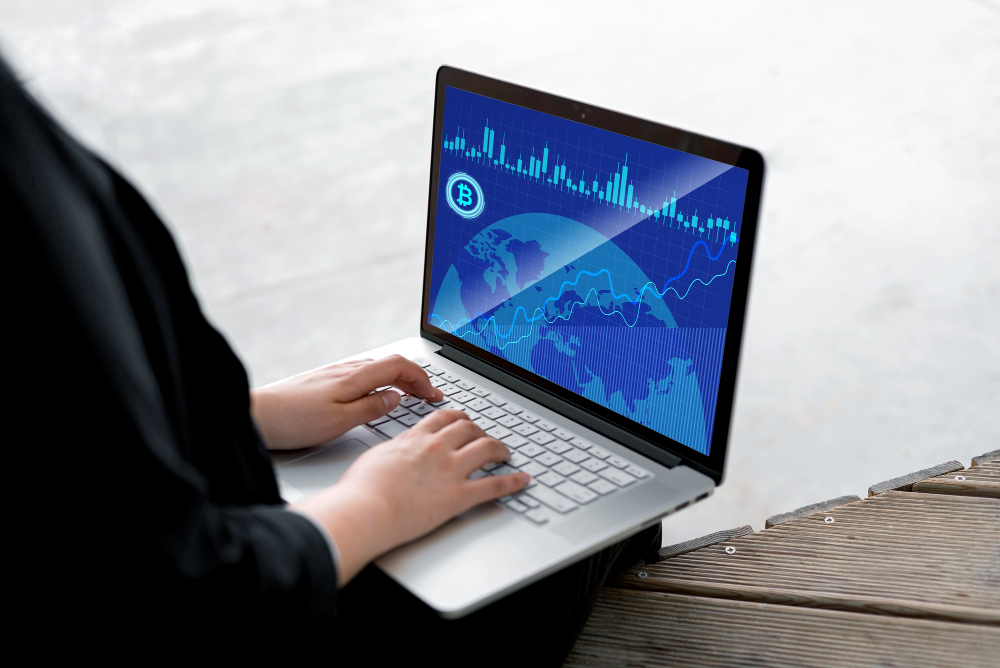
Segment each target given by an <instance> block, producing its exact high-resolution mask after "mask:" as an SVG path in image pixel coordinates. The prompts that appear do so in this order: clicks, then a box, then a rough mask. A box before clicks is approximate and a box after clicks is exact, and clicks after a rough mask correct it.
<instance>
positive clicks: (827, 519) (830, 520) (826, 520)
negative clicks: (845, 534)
mask: <svg viewBox="0 0 1000 668" xmlns="http://www.w3.org/2000/svg"><path fill="white" fill-rule="evenodd" d="M823 521H824V522H825V523H827V524H833V523H834V522H836V521H837V520H835V519H833V518H832V517H830V516H829V515H828V516H826V517H824V518H823Z"/></svg>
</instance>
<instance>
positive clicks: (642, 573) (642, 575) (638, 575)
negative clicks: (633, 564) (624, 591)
mask: <svg viewBox="0 0 1000 668" xmlns="http://www.w3.org/2000/svg"><path fill="white" fill-rule="evenodd" d="M646 575H648V573H646V571H639V572H638V573H636V574H635V576H636V577H637V578H639V579H640V580H644V579H645V578H646Z"/></svg>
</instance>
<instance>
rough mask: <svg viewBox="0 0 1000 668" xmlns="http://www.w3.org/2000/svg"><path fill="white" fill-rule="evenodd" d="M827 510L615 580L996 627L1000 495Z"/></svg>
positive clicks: (881, 501) (910, 497)
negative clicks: (640, 573)
mask: <svg viewBox="0 0 1000 668" xmlns="http://www.w3.org/2000/svg"><path fill="white" fill-rule="evenodd" d="M827 512H828V514H826V513H822V514H819V515H816V514H813V515H809V516H806V517H802V518H800V519H797V520H791V521H789V522H786V523H783V524H781V525H779V526H776V527H774V528H772V529H767V530H765V531H760V532H757V533H754V534H749V535H747V536H743V537H741V538H736V539H734V540H731V541H728V542H727V543H726V545H725V546H723V545H721V544H719V545H712V546H709V547H706V548H703V549H701V550H698V551H696V552H690V553H688V554H684V555H681V556H678V557H675V558H673V559H670V560H668V561H663V562H660V563H658V564H649V565H646V566H643V567H642V568H643V570H644V571H645V573H646V577H644V578H639V577H637V575H636V572H635V571H630V572H627V573H625V574H623V575H622V576H619V577H618V578H616V579H615V580H614V581H613V582H612V583H611V584H612V586H616V587H627V588H634V589H645V590H652V591H664V592H679V593H686V594H698V595H701V596H711V597H718V598H728V599H733V600H746V601H759V602H767V603H775V604H783V605H792V606H800V607H807V608H825V609H832V610H848V611H859V612H868V613H874V614H879V615H896V616H906V617H922V618H932V619H942V620H952V621H964V622H970V623H976V624H1000V563H998V561H997V554H1000V501H998V500H995V499H988V498H977V497H966V496H947V495H941V494H921V493H915V492H885V493H883V494H880V495H878V496H875V497H871V498H868V499H864V500H858V501H855V502H853V503H850V504H847V505H844V506H840V507H838V508H836V509H834V510H832V511H827ZM828 517H829V518H831V519H832V521H827V518H828ZM727 547H728V548H734V549H733V551H732V553H731V554H729V553H727V552H726V548H727Z"/></svg>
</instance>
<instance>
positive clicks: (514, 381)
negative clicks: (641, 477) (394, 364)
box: [438, 343, 682, 468]
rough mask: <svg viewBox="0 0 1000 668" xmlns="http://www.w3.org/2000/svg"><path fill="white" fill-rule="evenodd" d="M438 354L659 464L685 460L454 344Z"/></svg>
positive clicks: (446, 345) (442, 349)
mask: <svg viewBox="0 0 1000 668" xmlns="http://www.w3.org/2000/svg"><path fill="white" fill-rule="evenodd" d="M438 354H439V355H441V356H442V357H445V358H447V359H450V360H452V361H453V362H457V363H458V364H461V365H462V366H464V367H468V368H469V369H472V370H473V371H475V372H476V373H478V374H480V375H482V376H486V377H487V378H489V379H490V380H492V381H493V382H496V383H499V384H501V385H503V386H504V387H508V388H510V389H511V390H512V391H514V392H517V393H518V394H521V395H524V396H525V397H527V398H529V399H531V400H532V401H534V402H536V403H539V404H541V405H543V406H545V407H546V408H549V409H551V410H554V411H555V412H557V413H559V414H560V415H565V416H566V417H568V418H569V419H570V420H573V421H574V422H578V423H580V424H582V425H583V426H584V427H587V428H588V429H593V430H594V431H596V432H597V433H599V434H602V435H604V436H606V437H608V438H610V439H611V440H613V441H615V442H617V443H621V444H622V445H624V446H625V447H627V448H629V449H631V450H634V451H635V452H638V453H639V454H641V455H645V456H646V457H649V458H650V459H652V460H653V461H654V462H656V463H658V464H662V465H663V466H666V467H668V468H672V467H674V466H677V465H678V464H680V463H681V461H682V460H681V458H680V457H678V456H677V455H675V454H673V453H670V452H667V451H665V450H663V449H662V448H659V447H657V446H655V445H653V444H652V443H649V442H648V441H646V440H644V439H642V438H639V437H638V436H636V435H635V434H632V433H630V432H627V431H625V430H624V429H620V428H618V427H616V426H615V425H613V424H610V423H608V422H607V421H605V420H602V419H601V418H599V417H597V416H596V415H593V414H591V413H589V412H587V411H585V410H583V409H582V408H578V407H577V406H574V405H573V404H570V403H568V402H566V401H563V400H562V399H560V398H558V397H555V396H552V395H551V394H549V393H548V392H546V391H544V390H542V389H539V388H537V387H535V386H534V385H532V384H530V383H527V382H525V381H523V380H521V379H520V378H517V377H516V376H513V375H511V374H509V373H507V372H506V371H504V370H502V369H499V368H497V367H495V366H493V365H492V364H489V363H488V362H484V361H483V360H481V359H478V358H476V357H473V356H472V355H470V354H468V353H466V352H464V351H462V350H459V349H458V348H455V347H454V346H450V345H448V344H447V343H442V345H441V350H439V351H438Z"/></svg>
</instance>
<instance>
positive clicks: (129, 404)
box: [0, 60, 659, 663]
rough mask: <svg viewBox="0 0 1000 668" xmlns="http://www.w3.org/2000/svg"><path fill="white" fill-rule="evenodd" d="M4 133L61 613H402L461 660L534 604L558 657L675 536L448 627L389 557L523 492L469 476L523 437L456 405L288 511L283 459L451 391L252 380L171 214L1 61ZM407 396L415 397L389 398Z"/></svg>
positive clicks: (414, 629) (625, 549)
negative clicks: (627, 576)
mask: <svg viewBox="0 0 1000 668" xmlns="http://www.w3.org/2000/svg"><path fill="white" fill-rule="evenodd" d="M0 140H2V149H0V200H2V207H3V210H4V211H5V212H6V214H7V220H8V225H7V228H8V230H10V233H11V235H12V237H11V239H10V241H9V244H10V245H9V246H8V248H9V249H10V250H11V253H12V255H15V256H16V261H17V265H18V269H17V271H16V273H15V275H14V276H13V277H12V278H11V282H10V283H9V284H8V285H10V286H11V289H10V290H9V291H8V303H7V305H8V309H9V311H8V312H9V313H11V314H12V315H13V318H12V321H11V322H12V323H13V324H14V326H10V327H8V330H9V331H10V332H11V334H12V340H11V350H12V351H14V355H13V357H14V358H15V359H14V362H13V364H12V365H11V372H12V373H13V381H14V382H13V384H12V386H13V387H14V388H16V390H17V393H16V394H17V399H16V400H15V411H14V412H13V415H15V416H16V419H17V420H18V421H19V422H20V423H21V424H24V425H28V426H29V427H30V428H31V430H32V433H33V434H34V435H33V436H32V437H31V446H32V448H31V450H30V453H31V454H30V455H29V454H28V452H29V451H25V454H23V455H22V454H21V453H20V451H19V454H18V457H19V458H15V460H14V461H13V465H14V467H15V468H14V470H16V471H18V475H27V476H30V477H32V479H33V480H34V479H36V477H37V476H42V478H41V480H38V482H37V484H39V485H42V486H43V489H44V491H43V492H42V493H41V495H38V494H36V495H34V496H33V498H38V497H39V496H40V497H41V498H40V499H38V500H37V501H35V502H34V503H33V504H32V505H33V507H34V510H35V512H36V513H39V514H40V515H42V516H43V518H44V521H43V522H41V527H42V528H44V530H42V531H35V532H34V534H35V535H34V537H33V539H32V541H31V542H30V545H31V549H30V550H28V551H27V552H26V553H25V565H24V567H25V570H24V572H25V573H28V574H31V575H29V579H31V578H34V580H33V581H34V583H35V585H36V586H37V588H38V590H39V591H41V590H42V589H45V590H46V591H48V594H47V595H46V596H41V595H38V596H37V598H38V600H40V601H43V605H48V604H49V602H51V601H59V605H58V606H55V607H56V608H58V609H60V610H63V611H69V610H76V611H77V612H80V611H82V610H89V609H91V606H92V605H93V604H94V603H95V602H98V601H99V602H100V603H101V609H102V610H109V611H111V612H110V615H111V619H113V620H117V623H128V622H129V621H131V622H135V621H136V620H143V621H145V620H152V619H158V620H161V621H163V620H173V621H175V622H176V621H178V620H189V621H190V620H192V619H216V620H217V619H227V620H236V619H239V620H244V621H247V622H249V623H255V624H265V623H267V622H268V620H271V621H274V620H283V621H286V622H287V621H288V620H297V619H303V620H304V619H314V620H316V619H319V620H326V621H325V622H323V624H324V628H326V629H328V630H331V632H333V633H335V634H338V635H339V637H340V638H341V639H342V645H345V646H346V645H349V644H350V643H352V642H355V643H360V642H362V640H363V639H364V638H366V634H369V635H370V634H371V633H372V632H373V623H372V622H373V620H382V621H384V620H385V615H386V610H393V611H394V613H393V614H394V615H396V616H397V618H400V619H403V618H405V619H407V620H408V621H407V623H406V624H405V625H404V626H405V627H406V628H405V630H400V631H398V635H397V637H399V638H401V639H403V638H406V639H407V642H409V643H411V644H410V645H409V646H408V647H405V649H406V651H407V652H412V651H414V648H416V647H421V646H424V647H425V649H427V650H428V651H431V650H432V648H433V651H434V652H435V653H436V655H438V656H440V657H442V658H447V657H445V656H444V655H443V654H441V652H442V649H441V645H440V643H437V642H436V641H435V639H436V638H441V637H445V636H448V637H455V636H460V637H461V638H463V639H464V640H457V641H455V642H450V643H449V647H450V651H452V652H453V654H452V655H451V656H452V657H453V658H454V659H455V660H456V661H457V660H459V659H460V658H462V657H464V658H465V659H468V657H469V656H470V655H469V653H468V652H475V651H480V650H481V649H482V644H481V643H482V642H483V639H484V637H486V636H484V632H485V633H490V632H492V631H493V629H495V628H496V625H497V623H498V622H497V620H500V619H504V618H505V617H507V616H509V615H510V614H521V615H523V614H524V609H525V606H527V609H528V610H531V611H533V612H534V613H537V614H541V615H543V616H545V617H546V628H547V629H548V631H547V632H546V633H545V634H542V635H541V636H538V637H536V638H534V639H533V640H532V641H531V642H535V643H536V644H537V647H536V648H535V653H534V655H533V656H535V658H537V659H539V660H542V659H545V660H546V661H548V662H553V663H557V662H559V661H561V660H562V658H563V657H564V656H565V654H566V652H568V651H569V648H570V647H571V646H572V642H573V640H574V639H575V637H576V634H578V633H579V631H580V628H581V627H582V624H583V622H584V621H585V620H586V616H587V614H589V610H590V607H591V606H592V605H593V601H594V600H595V597H596V594H597V592H598V591H599V589H600V587H601V586H602V585H603V582H604V580H605V579H606V578H607V577H608V574H609V573H611V572H612V571H613V570H614V568H618V567H621V564H622V563H625V562H626V561H629V560H630V559H631V560H634V558H635V557H636V556H637V555H639V554H646V553H648V552H649V550H655V549H656V548H658V547H659V533H658V531H652V532H645V533H643V534H642V535H641V536H638V537H637V538H636V539H633V540H630V541H625V542H623V543H621V544H619V545H616V546H614V547H613V548H608V549H607V550H604V551H603V552H601V553H599V554H597V555H594V556H592V557H589V558H587V559H584V560H581V562H580V563H579V564H577V565H575V566H573V567H571V568H568V569H566V570H564V571H562V572H560V573H557V574H556V575H554V576H550V577H549V578H546V579H545V580H543V581H542V582H539V583H537V584H535V585H532V586H530V587H527V588H525V589H523V590H522V591H520V592H517V593H515V594H514V595H512V596H510V597H508V598H506V599H504V600H502V601H500V602H499V603H496V604H493V605H491V606H488V607H487V608H485V609H484V610H481V611H479V612H477V613H473V614H472V615H469V616H468V617H466V618H463V619H460V620H455V621H453V622H446V621H444V620H442V619H440V618H439V617H437V615H435V614H434V613H433V611H432V610H430V609H429V608H427V607H426V606H424V605H423V604H422V603H421V602H420V601H418V600H417V599H416V598H414V597H413V596H411V595H409V594H408V593H407V592H406V591H405V590H403V589H402V588H401V587H399V586H398V585H396V584H395V583H394V582H391V581H390V580H389V579H388V578H387V577H385V576H384V575H383V574H381V572H380V571H378V570H377V569H376V568H374V567H372V566H370V564H371V562H372V561H373V560H374V559H375V558H376V557H377V556H378V555H380V554H383V553H385V552H386V551H388V550H390V549H392V548H393V547H395V546H398V545H401V544H403V543H406V542H408V541H411V540H413V539H415V538H417V537H419V536H421V535H424V534H426V533H427V532H429V531H431V530H433V529H435V528H436V527H438V526H440V525H441V524H443V523H444V522H446V521H447V520H449V519H450V518H452V517H454V516H456V515H458V514H460V513H462V512H464V511H465V510H467V509H469V508H470V507H472V506H474V505H476V504H479V503H483V502H488V501H491V500H493V499H496V498H498V497H502V496H505V495H508V494H512V493H514V492H516V491H518V490H520V489H521V488H523V487H524V486H525V484H527V482H528V480H529V477H528V476H527V474H525V473H514V474H510V475H505V476H487V477H483V478H480V479H477V480H470V479H469V475H470V474H471V473H472V472H473V471H474V470H475V469H477V468H479V467H480V466H482V465H483V464H485V463H487V462H494V461H503V460H506V459H507V457H508V456H509V455H508V451H507V449H506V447H505V446H504V445H503V444H502V443H500V442H499V441H497V440H495V439H492V438H489V437H488V436H486V434H485V433H483V431H482V430H481V429H480V428H479V427H478V426H477V425H475V424H473V423H472V422H471V421H470V420H469V419H468V418H467V416H466V415H465V414H464V413H462V412H459V411H437V412H435V413H433V414H431V415H430V416H428V417H426V418H425V419H423V420H422V421H421V422H420V423H419V424H418V425H416V426H415V427H413V428H411V429H410V430H408V431H407V432H406V433H405V434H404V435H402V436H400V437H398V438H395V439H393V440H391V441H388V442H386V443H385V444H383V445H380V446H378V447H375V448H371V449H370V450H368V451H367V452H366V453H365V454H364V455H362V456H361V457H359V458H358V459H357V460H356V461H355V463H354V464H353V465H352V466H351V467H350V469H349V470H348V471H347V472H346V473H345V475H344V476H343V478H342V480H341V481H340V482H338V483H337V484H335V485H331V486H330V487H329V488H327V489H326V490H325V491H323V492H321V493H319V494H316V495H315V496H312V497H310V498H308V499H307V500H305V501H302V502H301V503H298V504H294V505H286V504H285V503H284V501H283V500H282V499H281V497H280V495H279V492H278V487H277V484H276V480H275V476H274V471H273V468H272V464H271V460H270V456H269V454H268V449H271V450H276V449H292V448H301V447H305V446H310V445H315V444H318V443H322V442H325V441H328V440H330V439H332V438H335V437H337V436H339V435H341V434H343V433H345V432H346V431H348V430H349V429H351V428H353V427H355V426H357V425H360V424H362V423H364V422H366V421H369V420H372V419H375V418H377V417H379V416H381V415H384V414H385V413H387V412H388V411H390V410H392V409H393V408H394V407H395V406H396V405H397V404H398V403H399V401H400V394H399V391H402V392H405V393H409V394H413V395H416V396H420V397H423V398H425V399H429V400H440V399H441V398H442V395H441V393H440V391H439V390H437V389H436V388H434V387H433V386H432V385H431V384H430V382H429V380H428V378H427V376H426V374H425V372H424V371H423V370H422V369H421V368H420V367H419V366H417V365H416V364H414V363H413V362H411V361H409V360H406V359H404V358H402V357H399V356H393V357H389V358H385V359H379V360H361V361H354V362H347V363H344V364H333V365H328V366H325V367H322V368H320V369H316V370H314V371H309V372H306V373H303V374H301V375H298V376H294V377H292V378H289V379H287V380H284V381H281V382H278V383H274V384H272V385H268V386H265V387H261V388H258V389H254V390H250V388H249V383H248V380H247V375H246V372H245V370H244V368H243V366H242V364H241V363H240V361H239V360H238V359H237V357H236V355H235V354H234V353H233V351H232V349H231V348H230V347H229V345H228V344H227V343H226V341H225V339H224V338H223V336H222V335H221V334H220V333H219V332H218V331H217V330H216V329H214V328H213V327H212V326H211V325H210V324H209V323H208V321H207V320H206V318H205V317H204V315H203V313H202V311H201V309H200V307H199V304H198V302H197V300H196V298H195V296H194V294H193V293H192V290H191V288H190V285H189V282H188V279H187V274H186V270H185V268H184V265H183V263H182V261H181V258H180V255H179V253H178V250H177V247H176V246H175V244H174V242H173V239H172V238H171V235H170V234H169V232H168V231H167V229H166V227H165V226H164V225H163V223H162V222H161V221H160V219H159V218H158V216H157V215H156V214H155V213H154V211H153V210H152V208H151V207H150V206H149V205H148V204H147V202H146V201H145V200H144V199H143V197H142V196H141V195H140V194H139V193H138V192H137V190H136V189H135V188H133V187H132V185H131V184H130V183H129V182H128V181H127V180H126V179H125V178H124V177H123V176H121V175H120V174H119V173H118V172H117V171H116V170H115V169H114V168H113V167H111V166H110V165H108V164H107V163H106V162H104V161H103V160H102V159H101V158H99V157H97V156H96V155H95V154H94V153H92V152H90V151H89V150H87V149H86V148H84V147H83V146H82V145H81V144H80V143H78V142H77V141H75V140H74V139H73V138H72V137H71V136H70V135H69V134H68V133H67V132H66V131H65V130H63V129H62V128H61V127H60V125H59V124H58V123H57V122H55V121H54V120H53V119H52V118H51V117H50V116H49V115H48V114H47V113H46V112H45V111H44V110H43V109H42V107H41V106H40V105H39V104H38V103H37V102H36V101H35V100H34V99H33V98H32V97H31V96H30V95H29V94H28V93H27V92H26V91H25V90H24V88H23V87H22V86H21V85H20V83H19V82H18V80H17V78H16V77H15V75H14V73H13V72H12V70H11V69H10V68H9V66H8V65H7V64H6V62H4V61H2V60H0ZM13 259H15V258H12V260H13ZM10 264H11V263H10V262H9V263H8V265H9V266H10ZM388 386H392V387H394V388H396V390H393V389H378V388H386V387H388ZM397 390H398V391H397ZM19 445H22V446H23V445H25V444H24V443H21V444H19ZM36 529H37V526H36ZM623 560H624V561H623ZM626 565H629V564H626ZM359 574H360V575H359ZM515 610H521V612H520V613H512V611H515ZM88 619H89V621H93V619H92V618H88V617H87V616H83V615H81V616H80V617H78V618H77V623H85V622H86V621H88ZM102 623H103V620H102ZM458 629H461V633H458V632H456V630H458ZM394 633H396V632H394ZM421 643H430V644H426V645H421ZM468 643H473V644H468ZM476 643H478V644H476ZM404 646H405V645H403V644H402V643H401V644H400V645H399V648H400V650H401V651H402V648H403V647H404ZM382 651H383V652H384V651H389V648H386V647H382ZM441 662H442V663H446V662H447V661H444V660H442V661H441ZM483 662H488V661H487V660H486V659H485V658H484V659H483Z"/></svg>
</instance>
